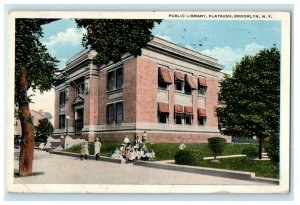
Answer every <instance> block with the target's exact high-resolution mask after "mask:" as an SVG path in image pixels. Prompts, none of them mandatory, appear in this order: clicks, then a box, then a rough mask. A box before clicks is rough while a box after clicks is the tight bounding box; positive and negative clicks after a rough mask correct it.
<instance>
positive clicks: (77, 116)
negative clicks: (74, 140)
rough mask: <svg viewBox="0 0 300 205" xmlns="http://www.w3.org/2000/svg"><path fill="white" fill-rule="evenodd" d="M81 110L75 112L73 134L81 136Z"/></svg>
mask: <svg viewBox="0 0 300 205" xmlns="http://www.w3.org/2000/svg"><path fill="white" fill-rule="evenodd" d="M83 113H84V110H83V109H76V111H75V134H76V135H81V134H82V128H83V122H84V121H83Z"/></svg>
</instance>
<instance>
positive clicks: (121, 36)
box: [76, 19, 161, 64]
mask: <svg viewBox="0 0 300 205" xmlns="http://www.w3.org/2000/svg"><path fill="white" fill-rule="evenodd" d="M160 22H161V20H151V19H147V20H146V19H145V20H141V19H136V20H133V19H76V23H77V25H78V27H84V28H85V29H86V30H87V33H86V34H84V36H83V45H84V46H85V47H89V46H90V48H91V49H93V50H95V51H97V52H98V54H97V55H96V56H95V58H94V63H96V64H107V63H109V61H113V62H114V63H116V62H118V61H120V60H121V57H122V56H123V55H124V54H125V53H130V54H132V55H134V56H137V55H140V54H141V48H142V47H145V46H146V45H147V43H148V42H149V41H150V40H151V39H152V35H151V29H152V28H153V27H154V25H155V23H158V24H159V23H160Z"/></svg>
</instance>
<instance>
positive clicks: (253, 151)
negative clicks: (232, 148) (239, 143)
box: [242, 145, 258, 159]
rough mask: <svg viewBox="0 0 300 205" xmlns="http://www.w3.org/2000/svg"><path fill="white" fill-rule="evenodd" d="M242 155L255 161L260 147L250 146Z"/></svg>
mask: <svg viewBox="0 0 300 205" xmlns="http://www.w3.org/2000/svg"><path fill="white" fill-rule="evenodd" d="M242 154H245V155H247V157H248V158H250V159H254V158H256V157H257V156H258V147H257V146H256V145H249V146H247V147H245V148H244V149H243V150H242Z"/></svg>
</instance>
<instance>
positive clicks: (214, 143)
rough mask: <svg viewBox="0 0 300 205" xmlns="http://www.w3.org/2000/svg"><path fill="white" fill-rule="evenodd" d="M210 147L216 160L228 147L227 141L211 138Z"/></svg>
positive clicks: (209, 140)
mask: <svg viewBox="0 0 300 205" xmlns="http://www.w3.org/2000/svg"><path fill="white" fill-rule="evenodd" d="M208 146H209V148H210V150H211V151H212V152H213V153H214V160H216V159H217V156H218V155H220V154H221V153H222V152H223V150H224V149H225V146H226V140H225V139H224V138H221V137H211V138H208Z"/></svg>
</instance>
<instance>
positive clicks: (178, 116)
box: [54, 38, 230, 143]
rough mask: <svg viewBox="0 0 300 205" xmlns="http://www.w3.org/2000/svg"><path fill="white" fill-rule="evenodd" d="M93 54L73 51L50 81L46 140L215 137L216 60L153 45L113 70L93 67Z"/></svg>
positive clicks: (193, 139) (163, 43) (198, 139)
mask: <svg viewBox="0 0 300 205" xmlns="http://www.w3.org/2000/svg"><path fill="white" fill-rule="evenodd" d="M95 55H96V52H95V51H93V50H83V51H81V52H80V53H78V54H77V55H75V56H73V57H72V58H70V59H69V60H68V62H67V64H66V67H65V69H64V70H63V71H62V72H61V74H60V75H58V77H57V81H56V84H55V86H56V89H55V120H54V128H55V131H54V135H56V136H61V135H63V134H64V135H66V134H69V135H70V136H81V137H84V138H86V139H88V140H89V141H93V140H94V138H95V137H100V138H101V139H105V140H112V141H116V140H123V138H124V137H125V135H127V136H128V137H129V138H133V137H134V136H136V135H138V136H141V135H142V133H143V132H144V131H146V132H147V139H148V142H180V141H183V142H186V143H189V142H207V138H209V137H213V136H220V133H219V130H218V120H217V118H216V117H215V113H214V108H215V106H216V105H217V98H218V96H217V92H218V81H219V79H220V78H221V77H222V73H221V72H220V71H221V70H222V69H223V66H222V65H220V64H218V61H217V60H216V59H213V58H211V57H208V56H205V55H202V54H200V53H198V52H195V51H192V50H189V49H186V48H183V47H181V46H178V45H176V44H174V43H171V42H168V41H165V40H163V39H160V38H154V39H153V40H152V41H151V42H149V43H148V45H147V47H146V48H143V49H142V54H141V56H138V57H134V56H132V55H129V54H128V55H124V56H123V58H122V60H121V61H120V62H118V63H109V64H108V65H102V66H100V67H99V66H97V65H94V64H93V63H92V59H93V57H94V56H95ZM226 139H227V140H230V138H229V137H227V138H226Z"/></svg>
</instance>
